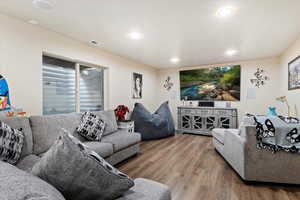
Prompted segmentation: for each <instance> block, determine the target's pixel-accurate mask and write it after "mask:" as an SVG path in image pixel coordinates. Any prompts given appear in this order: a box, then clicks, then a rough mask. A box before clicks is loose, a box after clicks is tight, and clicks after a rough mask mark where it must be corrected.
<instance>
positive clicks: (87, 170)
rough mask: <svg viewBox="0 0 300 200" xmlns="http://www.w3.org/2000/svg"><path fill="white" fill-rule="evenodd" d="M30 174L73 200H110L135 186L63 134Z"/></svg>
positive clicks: (121, 174) (78, 142) (77, 142)
mask: <svg viewBox="0 0 300 200" xmlns="http://www.w3.org/2000/svg"><path fill="white" fill-rule="evenodd" d="M31 172H32V173H33V174H34V175H36V176H38V177H40V178H41V179H43V180H45V181H47V182H48V183H50V184H51V185H53V186H54V187H56V188H57V189H58V190H59V191H60V192H61V193H62V194H63V196H64V197H65V198H66V199H72V200H87V199H99V200H100V199H103V200H113V199H116V198H118V197H120V196H121V195H122V194H124V193H125V192H126V191H128V190H129V189H130V188H131V187H133V186H134V182H133V180H132V179H130V178H129V177H128V176H127V175H125V174H123V173H121V172H119V171H118V170H117V169H115V168H114V167H113V166H111V165H110V164H108V163H107V162H106V161H105V160H104V159H103V158H101V157H100V156H99V155H98V154H97V153H96V152H94V151H92V150H90V149H89V148H88V147H87V146H85V145H84V144H83V143H81V142H80V141H79V140H78V139H77V138H75V137H73V136H72V135H71V134H70V133H68V132H67V131H65V130H64V133H63V134H62V135H61V136H60V138H58V139H57V140H56V142H55V143H54V144H53V145H52V147H51V148H50V149H49V150H48V151H47V152H46V153H45V154H44V155H43V157H42V158H41V160H40V161H39V162H38V163H36V164H35V165H34V166H33V168H32V171H31Z"/></svg>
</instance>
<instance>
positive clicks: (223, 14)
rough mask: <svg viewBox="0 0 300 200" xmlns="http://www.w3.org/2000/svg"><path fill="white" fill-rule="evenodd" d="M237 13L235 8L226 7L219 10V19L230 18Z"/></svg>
mask: <svg viewBox="0 0 300 200" xmlns="http://www.w3.org/2000/svg"><path fill="white" fill-rule="evenodd" d="M234 11H235V8H234V7H232V6H226V7H222V8H220V9H218V10H217V13H216V15H217V17H221V18H224V17H229V16H231V15H232V14H233V12H234Z"/></svg>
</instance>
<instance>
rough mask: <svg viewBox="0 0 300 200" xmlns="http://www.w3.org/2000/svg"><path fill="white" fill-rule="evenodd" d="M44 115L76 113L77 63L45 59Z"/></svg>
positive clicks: (45, 57)
mask: <svg viewBox="0 0 300 200" xmlns="http://www.w3.org/2000/svg"><path fill="white" fill-rule="evenodd" d="M42 71H43V114H44V115H49V114H61V113H71V112H75V108H76V107H75V106H76V95H75V79H76V78H75V77H76V76H75V63H72V62H68V61H64V60H60V59H56V58H51V57H47V56H44V57H43V69H42Z"/></svg>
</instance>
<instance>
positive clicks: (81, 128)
mask: <svg viewBox="0 0 300 200" xmlns="http://www.w3.org/2000/svg"><path fill="white" fill-rule="evenodd" d="M104 128H105V123H104V121H103V120H102V119H100V117H99V116H97V115H96V114H94V113H91V112H85V113H83V114H82V116H81V120H80V124H79V125H78V127H77V128H76V131H77V133H79V134H80V135H81V136H83V137H85V138H86V139H88V140H91V141H100V140H101V137H102V134H103V132H104Z"/></svg>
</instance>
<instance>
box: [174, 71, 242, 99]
mask: <svg viewBox="0 0 300 200" xmlns="http://www.w3.org/2000/svg"><path fill="white" fill-rule="evenodd" d="M179 73H180V96H181V99H182V100H203V101H240V94H241V91H240V90H241V66H240V65H235V66H223V67H212V68H201V69H195V70H186V71H180V72H179Z"/></svg>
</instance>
